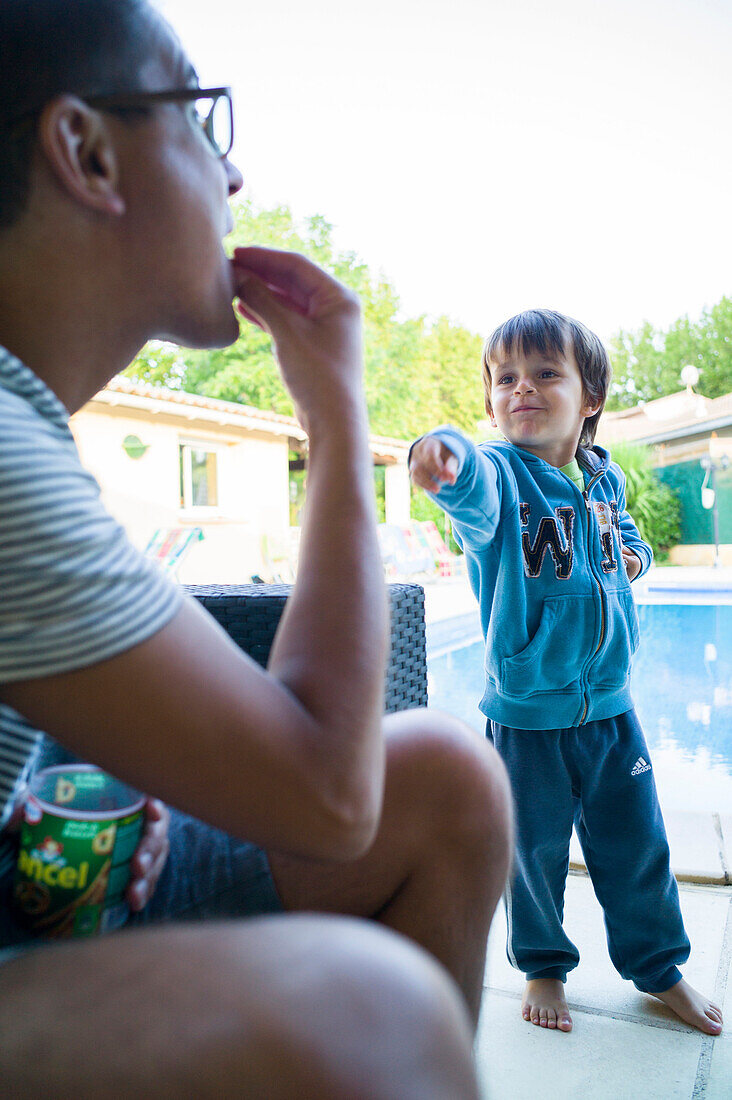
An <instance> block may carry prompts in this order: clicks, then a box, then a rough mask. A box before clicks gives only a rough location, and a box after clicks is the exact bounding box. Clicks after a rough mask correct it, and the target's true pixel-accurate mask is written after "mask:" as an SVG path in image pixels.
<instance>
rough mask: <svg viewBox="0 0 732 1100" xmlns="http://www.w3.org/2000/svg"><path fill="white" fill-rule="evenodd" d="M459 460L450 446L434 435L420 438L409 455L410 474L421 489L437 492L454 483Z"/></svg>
mask: <svg viewBox="0 0 732 1100" xmlns="http://www.w3.org/2000/svg"><path fill="white" fill-rule="evenodd" d="M457 472H458V460H457V458H456V456H455V455H454V454H453V453H452V451H451V450H450V449H449V447H446V446H445V444H444V443H441V442H440V440H439V439H435V438H434V437H433V436H425V437H424V439H419V440H417V442H416V443H415V444H414V446H413V447H412V453H411V455H410V456H409V476H410V477H411V479H412V481H413V482H414V484H415V485H416V486H417V487H418V488H419V489H427V491H428V492H430V493H437V492H439V491H440V489H441V487H442V486H443V485H454V484H455V479H456V478H457Z"/></svg>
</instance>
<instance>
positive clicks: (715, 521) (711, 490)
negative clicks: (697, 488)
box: [701, 455, 729, 568]
mask: <svg viewBox="0 0 732 1100" xmlns="http://www.w3.org/2000/svg"><path fill="white" fill-rule="evenodd" d="M728 466H729V458H728V457H727V455H722V457H721V458H720V460H719V462H715V461H714V459H713V458H712V456H711V455H704V458H703V459H702V460H701V468H702V470H704V471H705V474H704V481H703V482H702V490H701V502H702V508H711V510H712V528H713V531H714V562H713V566H714V568H717V567H718V566H720V565H721V564H722V562H721V560H720V557H719V514H718V512H717V489H716V486H715V483H714V475H715V473H716V472H717V470H726V469H727V467H728Z"/></svg>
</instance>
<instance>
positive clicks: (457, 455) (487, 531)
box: [409, 424, 501, 551]
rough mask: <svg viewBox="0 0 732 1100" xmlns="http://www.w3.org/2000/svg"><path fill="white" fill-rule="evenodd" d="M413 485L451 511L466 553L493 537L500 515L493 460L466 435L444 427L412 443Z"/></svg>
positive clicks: (458, 537) (482, 546) (455, 527)
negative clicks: (466, 549)
mask: <svg viewBox="0 0 732 1100" xmlns="http://www.w3.org/2000/svg"><path fill="white" fill-rule="evenodd" d="M409 473H410V476H411V478H412V481H413V482H414V484H415V485H417V486H418V487H419V488H420V489H424V490H425V492H427V493H428V494H429V496H430V497H431V498H432V499H433V500H434V501H435V503H436V504H438V505H439V506H440V508H442V510H443V511H444V512H447V514H448V516H450V518H451V520H452V521H453V532H454V534H455V538H456V539H457V541H458V543H459V544H460V545H461V546H462V547H463V548H465V547H466V546H470V547H471V549H473V550H476V551H477V550H481V549H482V548H484V547H485V546H486V545H487V544H488V543H489V542H490V541H491V539H492V538H493V536H494V534H495V531H496V527H497V525H498V523H499V520H500V513H501V489H500V479H499V477H498V468H497V465H496V461H495V459H494V457H493V456H492V455H491V454H490V453H489V452H488V451H487V450H484V449H483V448H482V447H477V446H476V445H475V443H473V442H472V441H471V440H469V439H468V438H467V437H466V436H464V435H463V433H462V432H460V431H458V430H457V429H456V428H452V427H450V425H448V424H445V425H443V426H442V427H440V428H435V429H434V431H431V432H429V433H428V434H427V435H424V436H422V437H421V438H420V439H418V440H417V441H416V443H413V444H412V449H411V451H410V453H409Z"/></svg>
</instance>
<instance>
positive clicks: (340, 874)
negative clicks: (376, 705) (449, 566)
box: [270, 711, 512, 1024]
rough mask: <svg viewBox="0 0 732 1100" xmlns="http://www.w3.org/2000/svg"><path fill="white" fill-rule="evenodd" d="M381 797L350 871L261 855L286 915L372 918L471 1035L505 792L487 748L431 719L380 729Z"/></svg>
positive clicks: (495, 893) (503, 873) (500, 885)
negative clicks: (462, 1007)
mask: <svg viewBox="0 0 732 1100" xmlns="http://www.w3.org/2000/svg"><path fill="white" fill-rule="evenodd" d="M384 728H385V734H386V738H387V770H386V791H385V800H384V810H383V815H382V821H381V825H380V828H379V833H378V835H377V838H376V840H375V842H374V844H373V845H372V847H371V849H370V850H369V851H368V852H367V854H366V855H365V856H364V857H362V858H361V859H359V860H357V861H355V862H353V863H348V864H332V863H331V864H325V863H316V862H312V861H303V860H300V859H292V858H290V857H286V856H281V855H279V854H277V853H270V863H271V867H272V873H273V875H274V879H275V882H276V883H277V887H278V889H279V891H280V895H281V897H282V900H283V903H284V905H285V907H286V908H287V909H316V910H320V911H327V912H341V913H350V914H352V915H354V916H367V917H368V916H370V917H376V918H377V919H378V920H380V921H381V922H383V923H384V924H386V925H388V926H389V927H391V928H393V929H395V930H397V931H399V932H402V933H403V934H404V935H406V936H408V937H409V938H410V939H412V940H414V941H415V942H416V943H418V944H420V945H421V946H422V947H424V948H425V949H426V950H427V951H429V952H430V954H432V955H433V956H434V957H435V958H436V959H438V960H439V961H440V962H441V963H442V964H443V966H445V967H446V968H447V970H448V971H449V972H450V974H451V975H452V976H453V978H454V979H455V981H456V982H457V983H458V985H459V986H460V988H461V989H462V991H463V993H464V995H465V998H466V1001H467V1004H468V1007H469V1010H470V1013H471V1015H472V1018H473V1021H474V1023H476V1024H477V1020H478V1013H479V1010H480V1000H481V995H482V988H483V974H484V970H485V951H486V942H487V938H488V931H489V928H490V924H491V920H492V918H493V913H494V911H495V908H496V905H497V903H498V901H499V899H500V897H501V894H502V892H503V889H504V886H505V883H506V878H507V875H508V869H509V862H510V852H511V835H512V824H511V806H510V791H509V785H508V780H507V778H506V774H505V770H504V767H503V763H502V762H501V760H500V757H499V756H498V754H497V753H496V752H495V750H494V749H493V748H492V746H490V745H489V744H488V743H487V742H486V741H485V739H484V738H482V737H480V736H479V735H478V734H476V733H474V732H473V731H472V730H469V729H468V728H467V727H466V726H464V725H463V723H461V722H459V721H458V720H457V719H454V718H451V717H449V716H448V715H444V714H441V713H439V712H435V711H407V712H401V713H399V714H394V715H390V716H389V717H388V718H387V719H385V725H384Z"/></svg>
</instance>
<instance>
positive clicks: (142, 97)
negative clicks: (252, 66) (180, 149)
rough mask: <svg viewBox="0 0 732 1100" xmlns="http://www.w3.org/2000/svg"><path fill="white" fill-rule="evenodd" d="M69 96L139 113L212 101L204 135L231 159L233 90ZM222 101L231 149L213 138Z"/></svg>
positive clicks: (23, 118) (20, 119) (21, 119)
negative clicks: (161, 105) (154, 107)
mask: <svg viewBox="0 0 732 1100" xmlns="http://www.w3.org/2000/svg"><path fill="white" fill-rule="evenodd" d="M67 94H69V95H78V97H79V99H83V101H84V103H86V104H88V106H89V107H98V108H99V110H101V111H105V110H107V111H140V110H144V109H145V108H146V107H149V106H151V105H154V104H156V103H180V102H184V103H193V102H195V101H196V100H197V99H210V100H211V110H210V111H209V113H208V115H207V116H206V118H205V120H204V123H203V132H204V133H205V135H206V137H207V138H208V141H209V144H210V146H211V148H212V149H213V151H214V152H215V153H216V155H217V156H219V157H221V158H222V159H223V158H224V157H228V155H229V153H230V152H231V149H232V146H233V144H234V105H233V103H232V100H231V88H230V87H228V86H227V87H222V88H166V89H164V90H163V91H159V92H144V91H139V92H133V91H129V92H102V93H100V94H99V95H84V94H83V92H79V93H76V92H69V93H67ZM219 99H225V100H226V102H227V103H228V105H229V146H228V148H227V149H222V148H220V146H219V145H218V144H217V143H216V141H215V140H214V136H213V126H212V125H210V122H211V118H212V116H213V112H214V109H215V107H216V104H217V102H218V100H219ZM40 110H41V108H40V107H35V108H33V109H32V110H29V111H23V113H22V114H20V115H17V116H16V117H15V118H11V119H10V120H8V121H9V123H10V126H11V127H15V126H17V125H18V124H23V123H25V122H27V121H28V120H29V119H31V118H33V116H35V115H37V114H38V113H39V111H40Z"/></svg>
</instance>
